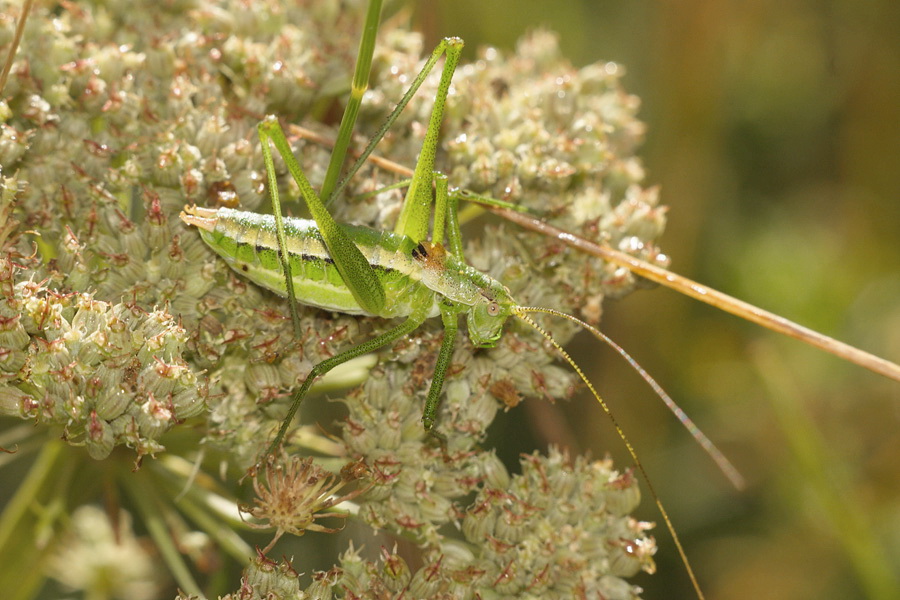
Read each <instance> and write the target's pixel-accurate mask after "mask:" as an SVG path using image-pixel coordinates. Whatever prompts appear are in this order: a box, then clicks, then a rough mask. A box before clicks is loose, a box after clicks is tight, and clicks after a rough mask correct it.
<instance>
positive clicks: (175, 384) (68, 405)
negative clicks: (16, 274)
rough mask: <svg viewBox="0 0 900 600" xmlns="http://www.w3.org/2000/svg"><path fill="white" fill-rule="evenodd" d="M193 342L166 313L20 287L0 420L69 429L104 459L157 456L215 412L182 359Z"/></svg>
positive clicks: (5, 330)
mask: <svg viewBox="0 0 900 600" xmlns="http://www.w3.org/2000/svg"><path fill="white" fill-rule="evenodd" d="M0 262H4V263H5V262H6V261H5V260H0ZM2 267H3V265H0V271H4V272H6V273H10V272H11V270H4V269H3V268H2ZM9 284H10V282H9V281H0V288H3V289H4V290H9V289H10V288H9ZM187 339H188V338H187V334H186V332H185V330H184V329H183V328H182V327H180V326H179V325H178V324H177V323H176V322H175V321H174V320H173V319H172V317H171V316H170V315H168V314H167V313H165V312H163V311H154V312H151V313H145V312H143V311H142V310H140V309H138V308H136V307H134V306H130V305H127V304H124V303H123V304H115V305H113V304H109V303H108V302H103V301H100V300H95V299H94V298H93V297H92V296H91V295H89V294H84V293H71V294H58V293H55V292H53V291H50V290H48V289H46V288H45V287H43V286H41V285H38V284H36V283H33V282H30V281H25V282H20V283H18V284H15V285H13V286H12V293H11V294H9V293H4V294H3V295H2V296H0V386H2V387H0V412H2V414H5V415H8V416H17V417H20V418H23V419H34V420H36V421H39V422H43V423H51V424H56V425H61V426H62V427H63V436H64V437H65V439H67V440H68V441H69V442H70V443H72V444H75V445H83V446H86V447H87V450H88V453H89V454H90V455H91V456H92V457H94V458H96V459H102V458H105V457H106V456H107V455H109V453H110V452H111V451H112V449H113V448H114V447H115V446H117V445H120V444H126V445H128V446H130V447H132V448H134V449H135V450H136V451H137V452H138V455H139V456H142V455H144V454H152V453H154V452H157V451H159V450H161V449H162V445H161V444H160V442H159V438H160V436H161V435H162V434H163V433H165V432H166V431H168V429H169V428H171V427H172V426H173V425H174V424H176V423H178V422H180V421H183V420H184V419H187V418H190V417H193V416H196V415H198V414H200V413H201V412H202V411H203V410H204V408H205V404H204V401H205V398H206V395H207V389H206V386H205V384H204V383H203V382H202V381H201V380H200V379H199V378H198V376H197V373H196V371H195V370H194V369H193V368H192V367H191V366H190V365H188V364H187V363H186V362H185V361H184V359H183V358H182V357H181V356H182V351H183V348H184V346H185V344H186V342H187Z"/></svg>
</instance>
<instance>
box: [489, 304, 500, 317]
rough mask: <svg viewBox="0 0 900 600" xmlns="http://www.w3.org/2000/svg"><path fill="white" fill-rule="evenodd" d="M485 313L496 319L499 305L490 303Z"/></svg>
mask: <svg viewBox="0 0 900 600" xmlns="http://www.w3.org/2000/svg"><path fill="white" fill-rule="evenodd" d="M487 313H488V314H489V315H490V316H492V317H496V316H497V315H499V314H500V305H499V304H497V303H496V302H491V303H490V304H488V307H487Z"/></svg>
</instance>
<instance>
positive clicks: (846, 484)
mask: <svg viewBox="0 0 900 600" xmlns="http://www.w3.org/2000/svg"><path fill="white" fill-rule="evenodd" d="M416 22H417V26H418V27H419V28H421V30H422V31H424V32H425V33H426V36H427V37H428V42H429V44H431V45H433V43H436V41H437V39H439V37H442V36H446V35H459V36H461V37H463V38H465V40H466V42H467V47H468V48H467V52H469V57H472V56H474V48H476V47H478V46H481V45H485V44H490V45H494V46H498V47H500V48H512V47H513V46H514V44H515V41H516V39H517V38H518V37H519V36H521V35H522V34H523V33H525V32H527V31H529V30H532V29H534V28H538V27H544V28H548V29H551V30H553V31H556V32H558V33H559V35H560V38H561V40H562V41H561V45H562V47H563V49H564V51H565V53H566V54H567V55H568V56H569V58H570V59H571V60H572V61H573V63H575V64H576V65H578V66H581V65H585V64H588V63H591V62H595V61H607V60H613V61H616V62H619V63H621V64H622V65H624V66H625V69H626V72H627V75H626V77H625V79H624V84H625V86H626V88H627V89H628V91H630V92H631V93H635V94H637V95H639V96H640V97H641V99H642V102H643V108H642V111H641V117H642V119H643V120H644V121H645V122H646V123H647V125H648V133H647V140H646V144H645V146H644V149H643V151H642V152H641V154H642V156H643V158H644V160H645V165H646V167H647V171H648V179H647V182H646V183H647V185H652V184H660V185H661V186H662V199H663V202H664V203H665V204H667V205H668V206H669V207H670V212H669V225H668V229H667V232H666V234H665V236H664V237H663V239H662V240H661V245H662V248H663V250H664V251H665V252H667V253H668V254H670V256H671V257H672V259H673V263H672V269H673V270H674V271H676V272H678V273H680V274H683V275H686V276H688V277H691V278H694V279H697V280H699V281H700V282H702V283H705V284H708V285H710V286H713V287H715V288H717V289H720V290H722V291H725V292H727V293H730V294H733V295H736V296H738V297H740V298H742V299H745V300H747V301H750V302H753V303H755V304H757V305H759V306H761V307H763V308H767V309H770V310H773V311H774V312H777V313H779V314H781V315H783V316H785V317H788V318H790V319H793V320H796V321H798V322H800V323H802V324H805V325H808V326H810V327H813V328H815V329H818V330H820V331H823V332H824V333H827V334H829V335H832V336H834V337H837V338H838V339H841V340H843V341H846V342H849V343H851V344H854V345H858V346H860V347H862V348H864V349H866V350H869V351H872V352H874V353H876V354H878V355H881V356H885V357H887V358H889V359H892V360H894V361H898V360H900V241H898V240H900V202H898V200H900V197H898V190H900V185H898V184H900V36H898V35H897V31H898V30H900V3H898V2H896V0H863V1H859V0H836V1H831V2H828V1H819V2H815V1H796V2H784V1H779V2H776V1H771V0H745V1H740V2H739V1H720V2H703V1H699V0H681V1H679V2H650V1H646V0H630V1H627V2H626V1H597V0H558V1H556V2H553V3H550V2H545V1H542V0H452V1H451V0H441V1H439V2H419V3H418V5H417V13H416ZM429 47H430V46H429ZM604 309H605V314H604V318H603V322H602V326H603V328H604V330H605V331H606V332H607V333H608V334H609V335H611V336H612V337H613V339H615V340H617V341H618V342H620V343H621V344H623V345H624V346H625V347H626V348H627V349H629V350H630V351H632V353H633V354H634V356H635V357H636V358H637V359H638V360H639V361H640V362H641V363H642V364H643V366H644V367H645V368H646V369H647V370H648V371H650V373H652V374H653V375H654V376H655V377H656V378H657V379H658V380H659V381H660V382H661V383H662V384H663V386H664V387H666V388H667V390H668V391H669V392H670V393H671V394H672V396H673V397H675V399H676V400H677V401H679V402H681V403H682V406H683V407H684V408H685V409H686V410H687V411H688V412H689V414H691V415H692V417H693V418H694V419H695V420H696V421H697V422H698V423H699V424H700V426H701V427H702V428H703V429H705V431H706V432H707V433H708V434H709V435H710V437H712V438H713V440H714V441H716V442H717V443H718V444H720V445H721V447H722V448H723V449H724V450H725V451H726V453H727V454H728V455H729V457H730V458H732V459H733V460H734V462H735V463H736V464H737V466H738V467H739V468H740V469H741V471H742V472H743V473H744V475H745V476H746V477H747V480H748V487H747V489H746V490H744V491H742V492H738V491H735V490H733V489H730V488H729V485H728V483H727V482H726V481H725V480H724V478H723V477H722V476H720V475H719V473H718V472H717V471H716V469H715V467H714V466H713V465H712V463H711V461H710V460H708V459H707V458H706V457H705V455H704V454H703V452H702V450H701V449H700V448H699V447H698V446H697V444H695V443H694V442H693V440H692V439H691V438H690V437H689V436H688V434H687V433H686V432H685V431H684V430H683V429H682V428H681V427H680V426H679V425H678V423H677V422H675V420H674V419H673V418H672V417H671V416H670V415H669V414H668V413H667V412H666V410H665V409H664V408H663V407H662V404H661V403H660V402H659V401H658V400H656V399H655V398H654V397H653V394H652V392H651V391H650V390H649V389H648V388H647V386H646V385H645V384H644V383H643V382H642V381H641V380H640V379H638V378H637V377H636V376H635V375H634V374H633V373H632V372H631V371H630V369H628V368H627V366H626V365H625V364H624V363H623V362H622V361H621V360H620V359H618V358H616V357H614V356H612V354H611V353H609V352H605V351H604V352H598V350H597V348H596V347H595V346H593V343H592V342H589V341H588V340H586V339H583V340H581V341H582V343H583V344H584V346H586V347H587V348H588V350H587V352H589V354H588V353H587V352H584V351H583V352H582V354H581V356H582V360H583V361H586V360H587V357H588V356H590V357H591V361H590V362H591V365H590V370H591V373H592V377H593V378H594V379H595V381H597V382H598V383H599V387H600V389H601V393H604V394H605V395H606V397H607V399H608V400H609V401H610V403H611V404H612V405H613V410H614V411H615V413H616V414H617V416H618V418H619V419H620V421H621V422H622V423H623V426H624V427H625V429H626V430H627V432H628V434H629V436H631V438H632V440H633V441H634V443H635V446H636V447H637V449H638V452H639V454H640V456H641V457H642V460H643V461H644V462H645V465H646V467H647V469H648V471H649V472H650V474H651V477H652V478H653V482H654V485H655V487H656V489H657V490H658V492H659V494H660V496H661V497H662V498H663V501H664V503H665V504H666V506H667V507H668V510H669V511H670V513H671V516H672V518H673V520H674V521H675V525H676V528H677V529H678V531H679V533H680V535H681V536H683V540H684V542H685V544H686V547H687V552H688V554H689V555H690V557H691V559H692V561H693V562H694V567H695V569H696V570H697V572H698V574H699V577H700V579H701V583H702V585H703V587H704V590H705V591H706V593H707V594H708V596H709V597H712V598H729V599H742V598H748V599H749V598H754V599H756V598H767V599H781V598H791V599H801V598H810V599H811V598H816V599H824V598H834V599H838V598H840V599H845V598H865V597H871V598H879V597H880V598H896V597H900V591H898V587H897V586H898V582H897V573H898V572H900V384H898V383H897V382H892V381H889V380H887V379H884V378H882V377H880V376H877V375H873V374H870V373H869V372H867V371H864V370H863V369H861V368H858V367H855V366H852V365H849V364H845V363H842V362H841V361H839V360H838V359H836V358H833V357H831V356H828V355H825V354H823V353H821V352H819V351H816V350H813V349H811V348H808V347H805V346H804V345H802V344H800V343H798V342H795V341H792V340H787V339H781V338H780V336H778V335H776V334H773V333H770V332H767V331H764V330H762V329H759V328H758V327H756V326H754V325H751V324H748V323H745V322H742V321H740V320H738V319H736V318H734V317H731V316H728V315H726V314H724V313H720V312H718V311H716V310H715V309H712V308H709V307H706V306H704V305H701V304H699V303H697V302H695V301H692V300H690V299H687V298H684V297H680V296H679V295H678V294H676V293H674V292H670V291H667V290H664V289H655V290H652V291H643V292H638V293H636V294H633V295H632V296H629V297H627V298H625V299H624V300H622V301H618V302H609V303H607V304H606V305H605V307H604ZM582 337H585V338H586V336H582ZM597 354H602V358H601V359H599V360H598V359H596V358H595V357H596V356H597ZM529 404H531V405H534V404H535V401H532V402H531V403H529ZM541 410H542V409H540V408H534V406H532V407H531V408H526V410H525V411H519V412H520V413H521V414H523V415H527V414H528V413H529V412H530V413H531V414H532V415H534V414H537V413H538V412H541ZM559 410H562V411H564V412H565V415H564V417H563V418H564V419H566V421H567V423H568V428H569V430H570V432H571V436H572V437H571V438H569V439H568V440H550V442H557V443H559V442H561V441H563V442H565V443H567V444H570V445H571V446H572V447H573V449H576V450H586V449H590V450H591V451H592V452H593V454H594V455H595V456H602V455H603V454H604V453H605V452H607V451H610V452H612V454H613V455H614V456H615V457H616V458H617V460H618V461H619V462H620V463H621V464H623V465H624V464H628V460H627V458H626V456H625V452H624V449H623V448H621V443H620V442H619V440H618V439H617V438H616V437H615V434H614V433H613V432H612V431H611V430H610V428H609V426H608V424H607V422H606V420H605V417H604V416H603V415H602V413H601V411H600V409H599V408H598V407H597V406H595V405H594V404H593V403H592V401H591V400H589V399H588V398H586V397H582V398H580V399H578V400H576V401H574V402H573V403H570V404H565V405H560V408H559ZM513 412H515V411H513ZM541 414H543V413H541ZM501 427H502V425H501ZM503 434H504V435H506V436H508V437H510V438H513V437H516V436H530V435H534V433H533V431H529V426H528V424H527V423H524V424H521V423H518V422H516V421H510V422H508V423H507V425H506V429H505V431H504V432H503ZM510 444H511V447H512V448H515V449H517V450H516V451H519V450H526V449H528V445H527V444H524V443H522V444H521V447H520V445H519V444H518V443H517V442H516V441H515V440H511V441H510ZM644 505H645V506H644V512H643V513H641V516H642V518H645V519H648V520H654V521H659V520H660V518H659V515H658V514H657V513H656V511H655V509H654V508H653V507H652V503H651V502H649V501H646V502H645V503H644ZM657 535H658V537H659V542H660V546H661V550H660V552H659V554H658V563H659V571H660V572H659V573H658V574H657V575H656V576H654V577H647V576H643V577H642V578H639V579H638V583H639V584H640V585H642V586H644V587H645V589H646V590H647V593H646V597H647V598H689V597H692V595H693V594H692V592H691V589H690V586H689V582H688V580H687V576H686V574H685V571H684V568H683V567H682V566H681V565H680V563H679V560H678V558H677V554H676V553H675V551H674V548H673V545H672V541H671V539H670V538H669V536H668V534H667V533H666V532H665V531H664V527H662V526H660V527H658V528H657Z"/></svg>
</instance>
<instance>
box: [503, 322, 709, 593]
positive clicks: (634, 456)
mask: <svg viewBox="0 0 900 600" xmlns="http://www.w3.org/2000/svg"><path fill="white" fill-rule="evenodd" d="M542 311H543V309H541V310H539V311H534V310H533V309H531V308H528V307H520V306H517V307H514V308H513V314H515V315H516V316H517V317H519V318H520V319H522V320H523V321H525V322H526V323H528V324H529V325H531V326H532V327H534V329H535V330H536V331H537V332H538V333H540V334H541V335H542V336H544V338H546V340H547V341H548V342H550V344H551V345H552V346H553V347H554V348H555V349H556V351H557V352H559V354H560V356H562V357H563V358H564V359H565V360H566V362H567V363H569V365H571V366H572V368H573V369H574V370H575V372H576V373H578V376H579V377H581V380H582V381H583V382H584V384H585V385H586V386H587V387H588V389H589V390H591V393H592V394H593V395H594V398H596V399H597V402H599V403H600V406H602V407H603V411H604V412H605V413H606V415H607V416H608V417H609V419H610V421H612V424H613V426H614V427H615V428H616V433H618V434H619V438H621V440H622V442H623V443H624V444H625V447H626V448H627V449H628V454H630V455H631V459H632V460H633V461H634V464H635V466H636V467H637V469H638V471H640V472H641V476H642V477H643V478H644V481H645V482H646V483H647V489H648V490H650V495H651V496H653V500H654V502H656V508H658V509H659V514H661V515H662V518H663V521H665V523H666V528H668V530H669V533H670V534H671V535H672V540H673V541H674V542H675V547H676V548H677V549H678V554H679V555H680V556H681V562H682V563H684V568H685V569H686V570H687V573H688V577H690V579H691V584H693V586H694V591H695V592H697V597H698V598H700V600H704V598H705V597H704V596H703V591H702V590H701V589H700V584H699V583H698V582H697V576H696V575H695V574H694V569H692V568H691V561H689V560H688V557H687V554H686V553H685V551H684V547H683V546H682V545H681V540H680V539H679V538H678V534H677V533H676V532H675V526H674V525H672V520H671V519H670V518H669V513H667V512H666V509H665V507H664V506H663V503H662V501H661V500H660V499H659V496H658V495H657V493H656V490H655V489H653V484H652V483H650V477H649V476H648V475H647V471H646V469H644V465H643V464H641V461H640V459H639V458H638V456H637V452H635V451H634V446H632V445H631V442H630V441H628V437H627V436H626V435H625V432H624V431H623V430H622V427H621V426H620V425H619V422H618V421H616V418H615V416H613V414H612V411H611V410H610V409H609V406H607V404H606V402H605V401H604V400H603V398H601V397H600V394H599V393H598V392H597V390H596V388H594V385H593V384H592V383H591V381H590V380H589V379H588V378H587V376H586V375H585V374H584V371H582V370H581V367H579V366H578V364H577V363H576V362H575V361H574V360H573V359H572V357H571V356H569V353H568V352H566V351H565V350H564V349H563V347H562V346H560V345H559V343H558V342H557V341H556V340H554V339H553V338H552V337H551V336H550V334H549V333H547V332H546V331H545V330H544V329H543V328H542V327H541V326H540V325H538V324H537V323H535V322H534V320H533V319H532V318H531V317H529V316H528V315H527V314H526V312H542ZM546 312H547V313H548V314H554V313H553V312H551V311H550V310H549V309H548V310H547V311H546ZM560 314H564V313H560Z"/></svg>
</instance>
